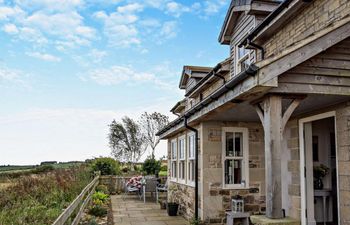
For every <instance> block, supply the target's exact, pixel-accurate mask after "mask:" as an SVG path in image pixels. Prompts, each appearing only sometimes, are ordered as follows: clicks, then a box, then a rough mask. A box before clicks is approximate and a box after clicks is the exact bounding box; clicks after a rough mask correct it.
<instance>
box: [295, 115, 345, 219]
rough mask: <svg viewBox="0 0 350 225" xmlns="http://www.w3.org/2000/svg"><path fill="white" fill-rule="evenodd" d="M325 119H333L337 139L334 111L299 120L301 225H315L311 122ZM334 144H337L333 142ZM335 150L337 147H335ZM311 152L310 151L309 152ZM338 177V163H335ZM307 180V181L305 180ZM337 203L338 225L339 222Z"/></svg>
mask: <svg viewBox="0 0 350 225" xmlns="http://www.w3.org/2000/svg"><path fill="white" fill-rule="evenodd" d="M327 118H334V131H335V138H336V137H337V129H336V124H335V121H336V114H335V111H331V112H327V113H322V114H318V115H315V116H310V117H306V118H303V119H300V120H299V148H300V188H301V224H302V225H315V224H316V221H315V215H314V187H313V155H312V154H313V153H312V122H313V121H317V120H322V119H327ZM335 143H337V142H336V141H335ZM336 149H337V146H336ZM310 150H311V151H310ZM336 171H337V174H336V176H337V178H338V177H339V176H338V161H336ZM307 178H308V179H307ZM337 195H338V196H337V199H339V181H338V179H337ZM339 219H340V217H339V201H338V224H340V221H339Z"/></svg>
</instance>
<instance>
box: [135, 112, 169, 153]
mask: <svg viewBox="0 0 350 225" xmlns="http://www.w3.org/2000/svg"><path fill="white" fill-rule="evenodd" d="M168 123H169V117H167V116H165V115H163V114H161V113H158V112H154V113H151V114H149V113H147V112H144V113H143V114H142V115H141V120H140V124H141V127H142V133H143V135H144V136H145V139H146V143H147V144H148V145H149V146H150V147H151V150H152V152H151V158H152V159H154V152H155V149H156V147H157V145H158V144H159V141H160V139H159V137H157V135H156V133H157V132H158V131H159V130H161V129H162V128H164V127H165V126H166V125H167V124H168Z"/></svg>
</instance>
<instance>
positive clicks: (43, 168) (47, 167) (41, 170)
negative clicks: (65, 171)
mask: <svg viewBox="0 0 350 225" xmlns="http://www.w3.org/2000/svg"><path fill="white" fill-rule="evenodd" d="M53 170H55V167H54V166H53V165H47V164H46V165H42V166H38V167H36V168H35V169H34V171H33V173H36V174H38V173H47V172H50V171H53Z"/></svg>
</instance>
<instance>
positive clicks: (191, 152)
mask: <svg viewBox="0 0 350 225" xmlns="http://www.w3.org/2000/svg"><path fill="white" fill-rule="evenodd" d="M187 143H188V148H187V149H188V151H187V157H188V161H187V168H188V169H187V183H188V184H189V185H194V172H195V135H194V133H191V134H189V135H188V137H187Z"/></svg>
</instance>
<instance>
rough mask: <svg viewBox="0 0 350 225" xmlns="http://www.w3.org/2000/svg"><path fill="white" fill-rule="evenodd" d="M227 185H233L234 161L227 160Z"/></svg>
mask: <svg viewBox="0 0 350 225" xmlns="http://www.w3.org/2000/svg"><path fill="white" fill-rule="evenodd" d="M225 184H233V160H232V159H226V160H225Z"/></svg>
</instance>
